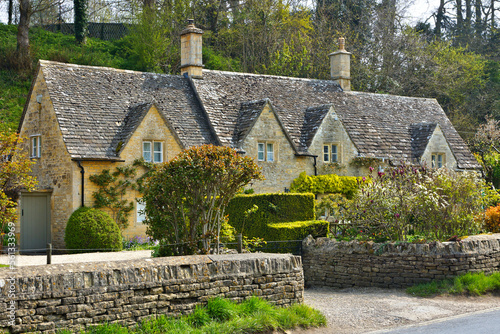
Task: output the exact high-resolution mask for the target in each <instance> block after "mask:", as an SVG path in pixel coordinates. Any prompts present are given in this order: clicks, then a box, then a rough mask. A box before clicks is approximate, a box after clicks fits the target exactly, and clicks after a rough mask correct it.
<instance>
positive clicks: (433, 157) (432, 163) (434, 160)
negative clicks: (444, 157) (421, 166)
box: [431, 154, 436, 168]
mask: <svg viewBox="0 0 500 334" xmlns="http://www.w3.org/2000/svg"><path fill="white" fill-rule="evenodd" d="M431 167H432V168H434V167H436V156H435V155H434V154H433V155H431Z"/></svg>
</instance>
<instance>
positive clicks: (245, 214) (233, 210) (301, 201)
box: [226, 193, 315, 240]
mask: <svg viewBox="0 0 500 334" xmlns="http://www.w3.org/2000/svg"><path fill="white" fill-rule="evenodd" d="M254 205H255V206H256V207H257V208H255V207H254ZM252 208H253V210H252ZM226 214H228V215H229V223H230V224H231V225H232V226H233V227H235V228H236V231H237V232H238V233H243V234H244V235H246V236H247V237H250V238H252V237H259V238H264V239H266V240H270V239H268V238H267V237H265V236H264V232H265V230H266V226H267V224H270V223H280V222H293V221H306V220H313V219H314V218H315V217H314V195H313V194H290V193H275V194H257V195H236V196H235V197H234V198H233V199H231V201H230V202H229V205H228V207H227V209H226Z"/></svg>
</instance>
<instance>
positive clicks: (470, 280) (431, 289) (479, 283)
mask: <svg viewBox="0 0 500 334" xmlns="http://www.w3.org/2000/svg"><path fill="white" fill-rule="evenodd" d="M406 292H407V293H408V294H410V295H414V296H420V297H431V296H436V295H443V294H450V295H474V296H480V295H484V294H486V293H492V292H500V272H496V273H494V274H491V275H489V276H486V275H485V274H484V273H467V274H465V275H461V276H458V277H456V278H455V279H453V280H442V281H432V282H430V283H424V284H418V285H415V286H412V287H410V288H408V289H406Z"/></svg>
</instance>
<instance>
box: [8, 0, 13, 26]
mask: <svg viewBox="0 0 500 334" xmlns="http://www.w3.org/2000/svg"><path fill="white" fill-rule="evenodd" d="M13 12H14V0H9V20H8V21H7V24H8V25H11V24H12V14H13Z"/></svg>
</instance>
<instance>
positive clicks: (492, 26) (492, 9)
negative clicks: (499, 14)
mask: <svg viewBox="0 0 500 334" xmlns="http://www.w3.org/2000/svg"><path fill="white" fill-rule="evenodd" d="M490 10H491V14H490V15H491V20H490V26H491V31H493V30H495V0H491V4H490Z"/></svg>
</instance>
